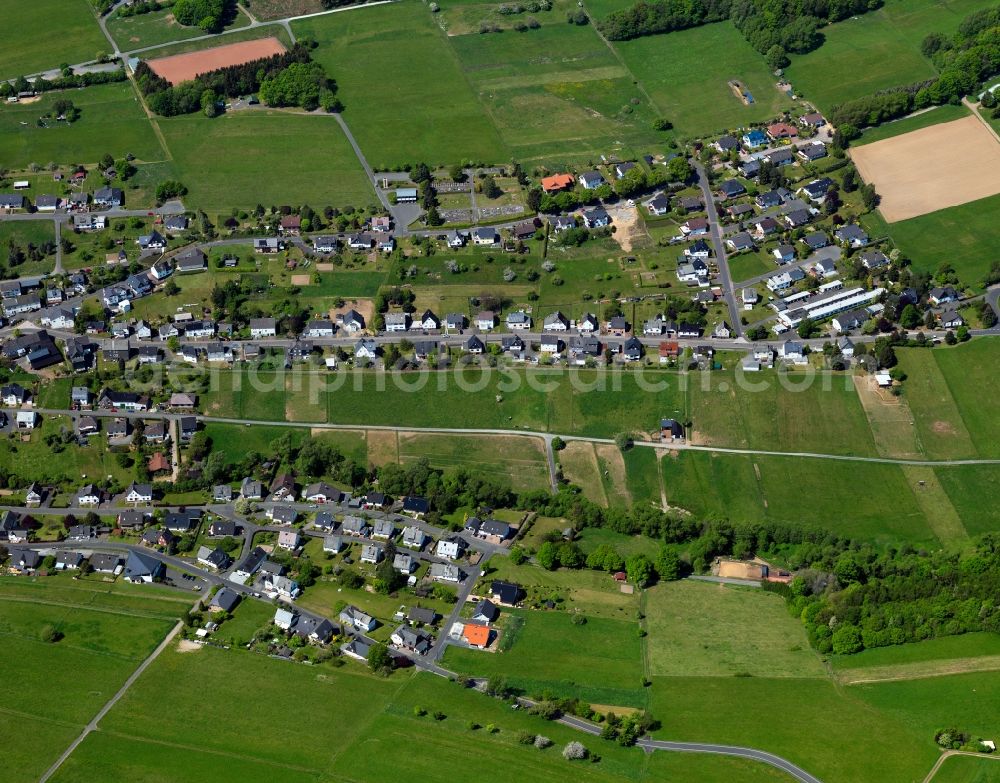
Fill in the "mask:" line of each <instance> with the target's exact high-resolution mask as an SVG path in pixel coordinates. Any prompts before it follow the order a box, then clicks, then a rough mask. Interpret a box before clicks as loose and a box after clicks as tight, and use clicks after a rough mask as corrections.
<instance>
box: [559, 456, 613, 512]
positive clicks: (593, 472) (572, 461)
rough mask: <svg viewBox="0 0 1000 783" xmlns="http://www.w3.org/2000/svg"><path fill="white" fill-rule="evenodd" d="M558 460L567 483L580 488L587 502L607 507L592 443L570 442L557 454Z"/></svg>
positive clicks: (606, 499)
mask: <svg viewBox="0 0 1000 783" xmlns="http://www.w3.org/2000/svg"><path fill="white" fill-rule="evenodd" d="M558 459H559V464H560V465H562V470H563V476H564V477H565V478H566V480H567V481H570V482H571V483H573V484H576V485H577V486H578V487H581V488H582V489H583V496H584V497H585V498H587V500H590V501H592V502H594V503H598V504H600V505H602V506H607V505H608V497H607V495H606V494H605V493H604V484H603V482H602V481H601V474H600V472H599V471H600V468H599V466H598V464H597V454H595V453H594V444H593V443H586V442H584V441H571V442H569V443H567V444H566V448H565V449H563V450H562V451H561V452H559V453H558Z"/></svg>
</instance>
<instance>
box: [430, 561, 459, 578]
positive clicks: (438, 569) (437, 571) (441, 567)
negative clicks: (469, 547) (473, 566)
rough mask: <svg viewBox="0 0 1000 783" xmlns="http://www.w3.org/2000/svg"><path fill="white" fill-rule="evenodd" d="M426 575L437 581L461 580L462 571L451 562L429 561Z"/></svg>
mask: <svg viewBox="0 0 1000 783" xmlns="http://www.w3.org/2000/svg"><path fill="white" fill-rule="evenodd" d="M427 573H428V576H430V578H431V579H434V580H436V581H438V582H461V581H462V572H461V571H460V570H459V568H458V566H457V565H452V564H451V563H431V567H430V569H429V570H428V572H427Z"/></svg>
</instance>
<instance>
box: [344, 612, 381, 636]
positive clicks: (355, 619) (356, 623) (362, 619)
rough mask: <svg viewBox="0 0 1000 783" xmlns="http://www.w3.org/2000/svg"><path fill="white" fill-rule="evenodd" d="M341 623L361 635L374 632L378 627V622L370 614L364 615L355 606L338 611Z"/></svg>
mask: <svg viewBox="0 0 1000 783" xmlns="http://www.w3.org/2000/svg"><path fill="white" fill-rule="evenodd" d="M338 619H339V620H340V622H341V623H343V624H344V625H347V626H350V627H351V628H354V629H356V630H358V631H361V632H362V633H369V632H371V631H374V630H375V628H376V627H377V626H378V621H377V620H376V619H375V618H374V617H372V616H371V615H370V614H366V613H365V612H362V611H361V610H360V609H358V608H357V607H356V606H350V605H348V606H345V607H344V608H343V609H341V610H340V615H339V618H338Z"/></svg>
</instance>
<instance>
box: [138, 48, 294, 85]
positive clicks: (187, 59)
mask: <svg viewBox="0 0 1000 783" xmlns="http://www.w3.org/2000/svg"><path fill="white" fill-rule="evenodd" d="M284 51H286V50H285V45H284V44H283V43H282V42H281V41H279V40H278V39H277V38H274V37H271V38H258V39H256V40H254V41H241V42H240V43H233V44H226V45H225V46H215V47H213V48H211V49H202V50H201V51H198V52H188V53H187V54H173V55H170V56H169V57H158V58H156V59H155V60H149V61H148V62H147V63H146V64H147V65H148V66H149V67H150V68H152V69H153V72H154V73H156V74H158V75H159V76H162V77H163V78H164V79H166V80H167V81H168V82H170V83H171V84H179V83H180V82H184V81H188V80H190V79H193V78H194V77H195V76H197V75H198V74H201V73H208V72H209V71H217V70H219V69H220V68H225V67H226V66H228V65H242V64H244V63H250V62H253V61H254V60H262V59H264V58H265V57H271V56H272V55H275V54H281V53H282V52H284Z"/></svg>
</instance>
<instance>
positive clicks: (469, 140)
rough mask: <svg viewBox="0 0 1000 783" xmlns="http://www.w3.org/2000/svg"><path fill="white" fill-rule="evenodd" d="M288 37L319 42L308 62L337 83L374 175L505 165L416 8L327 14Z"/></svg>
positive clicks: (483, 117) (506, 153)
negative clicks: (390, 170) (415, 168)
mask: <svg viewBox="0 0 1000 783" xmlns="http://www.w3.org/2000/svg"><path fill="white" fill-rule="evenodd" d="M294 30H295V33H296V35H297V36H299V37H303V36H312V37H313V38H315V39H316V40H317V41H318V42H319V48H318V49H316V50H315V51H314V52H313V57H314V59H315V60H316V61H317V62H319V63H321V64H322V65H324V66H325V67H326V69H327V72H328V73H330V74H331V75H332V76H333V77H334V78H335V79H336V80H337V84H338V85H339V87H340V91H339V96H340V98H341V100H342V101H343V102H344V106H345V110H344V119H345V120H347V122H348V124H349V125H350V126H351V130H352V131H353V132H354V135H355V137H356V138H357V139H358V143H359V144H360V145H361V149H362V150H363V151H364V153H365V155H366V157H367V158H368V161H369V163H371V165H372V166H373V167H374V168H375V170H376V171H378V170H380V168H382V167H383V166H388V165H401V164H404V163H413V162H417V161H421V160H423V161H425V162H427V163H428V164H438V163H441V164H452V163H458V162H461V161H465V160H477V161H479V160H481V161H486V162H491V163H492V162H501V161H507V160H508V159H509V158H510V150H509V148H508V147H507V146H506V145H505V144H504V143H503V141H502V140H501V138H500V135H499V134H498V133H497V130H496V128H495V127H494V126H493V123H492V122H491V121H490V118H489V116H488V115H487V113H486V111H485V110H484V109H483V107H482V106H480V105H479V102H478V101H477V100H476V96H475V94H474V93H473V91H472V89H471V88H470V86H469V83H468V82H467V81H466V79H465V76H464V75H463V73H462V71H461V66H460V64H459V62H458V60H457V58H456V56H455V54H454V52H453V51H452V50H451V48H450V47H449V46H448V43H447V40H446V38H445V34H444V32H443V31H442V30H441V29H440V28H438V27H437V25H436V24H435V23H434V19H433V16H432V14H431V11H430V10H429V9H428V8H427V6H425V5H424V4H422V3H416V2H407V3H398V4H392V5H388V6H379V7H375V8H366V9H361V10H355V11H351V12H350V13H343V14H330V15H328V16H322V17H317V18H315V19H307V20H302V21H299V22H296V23H295V24H294Z"/></svg>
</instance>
